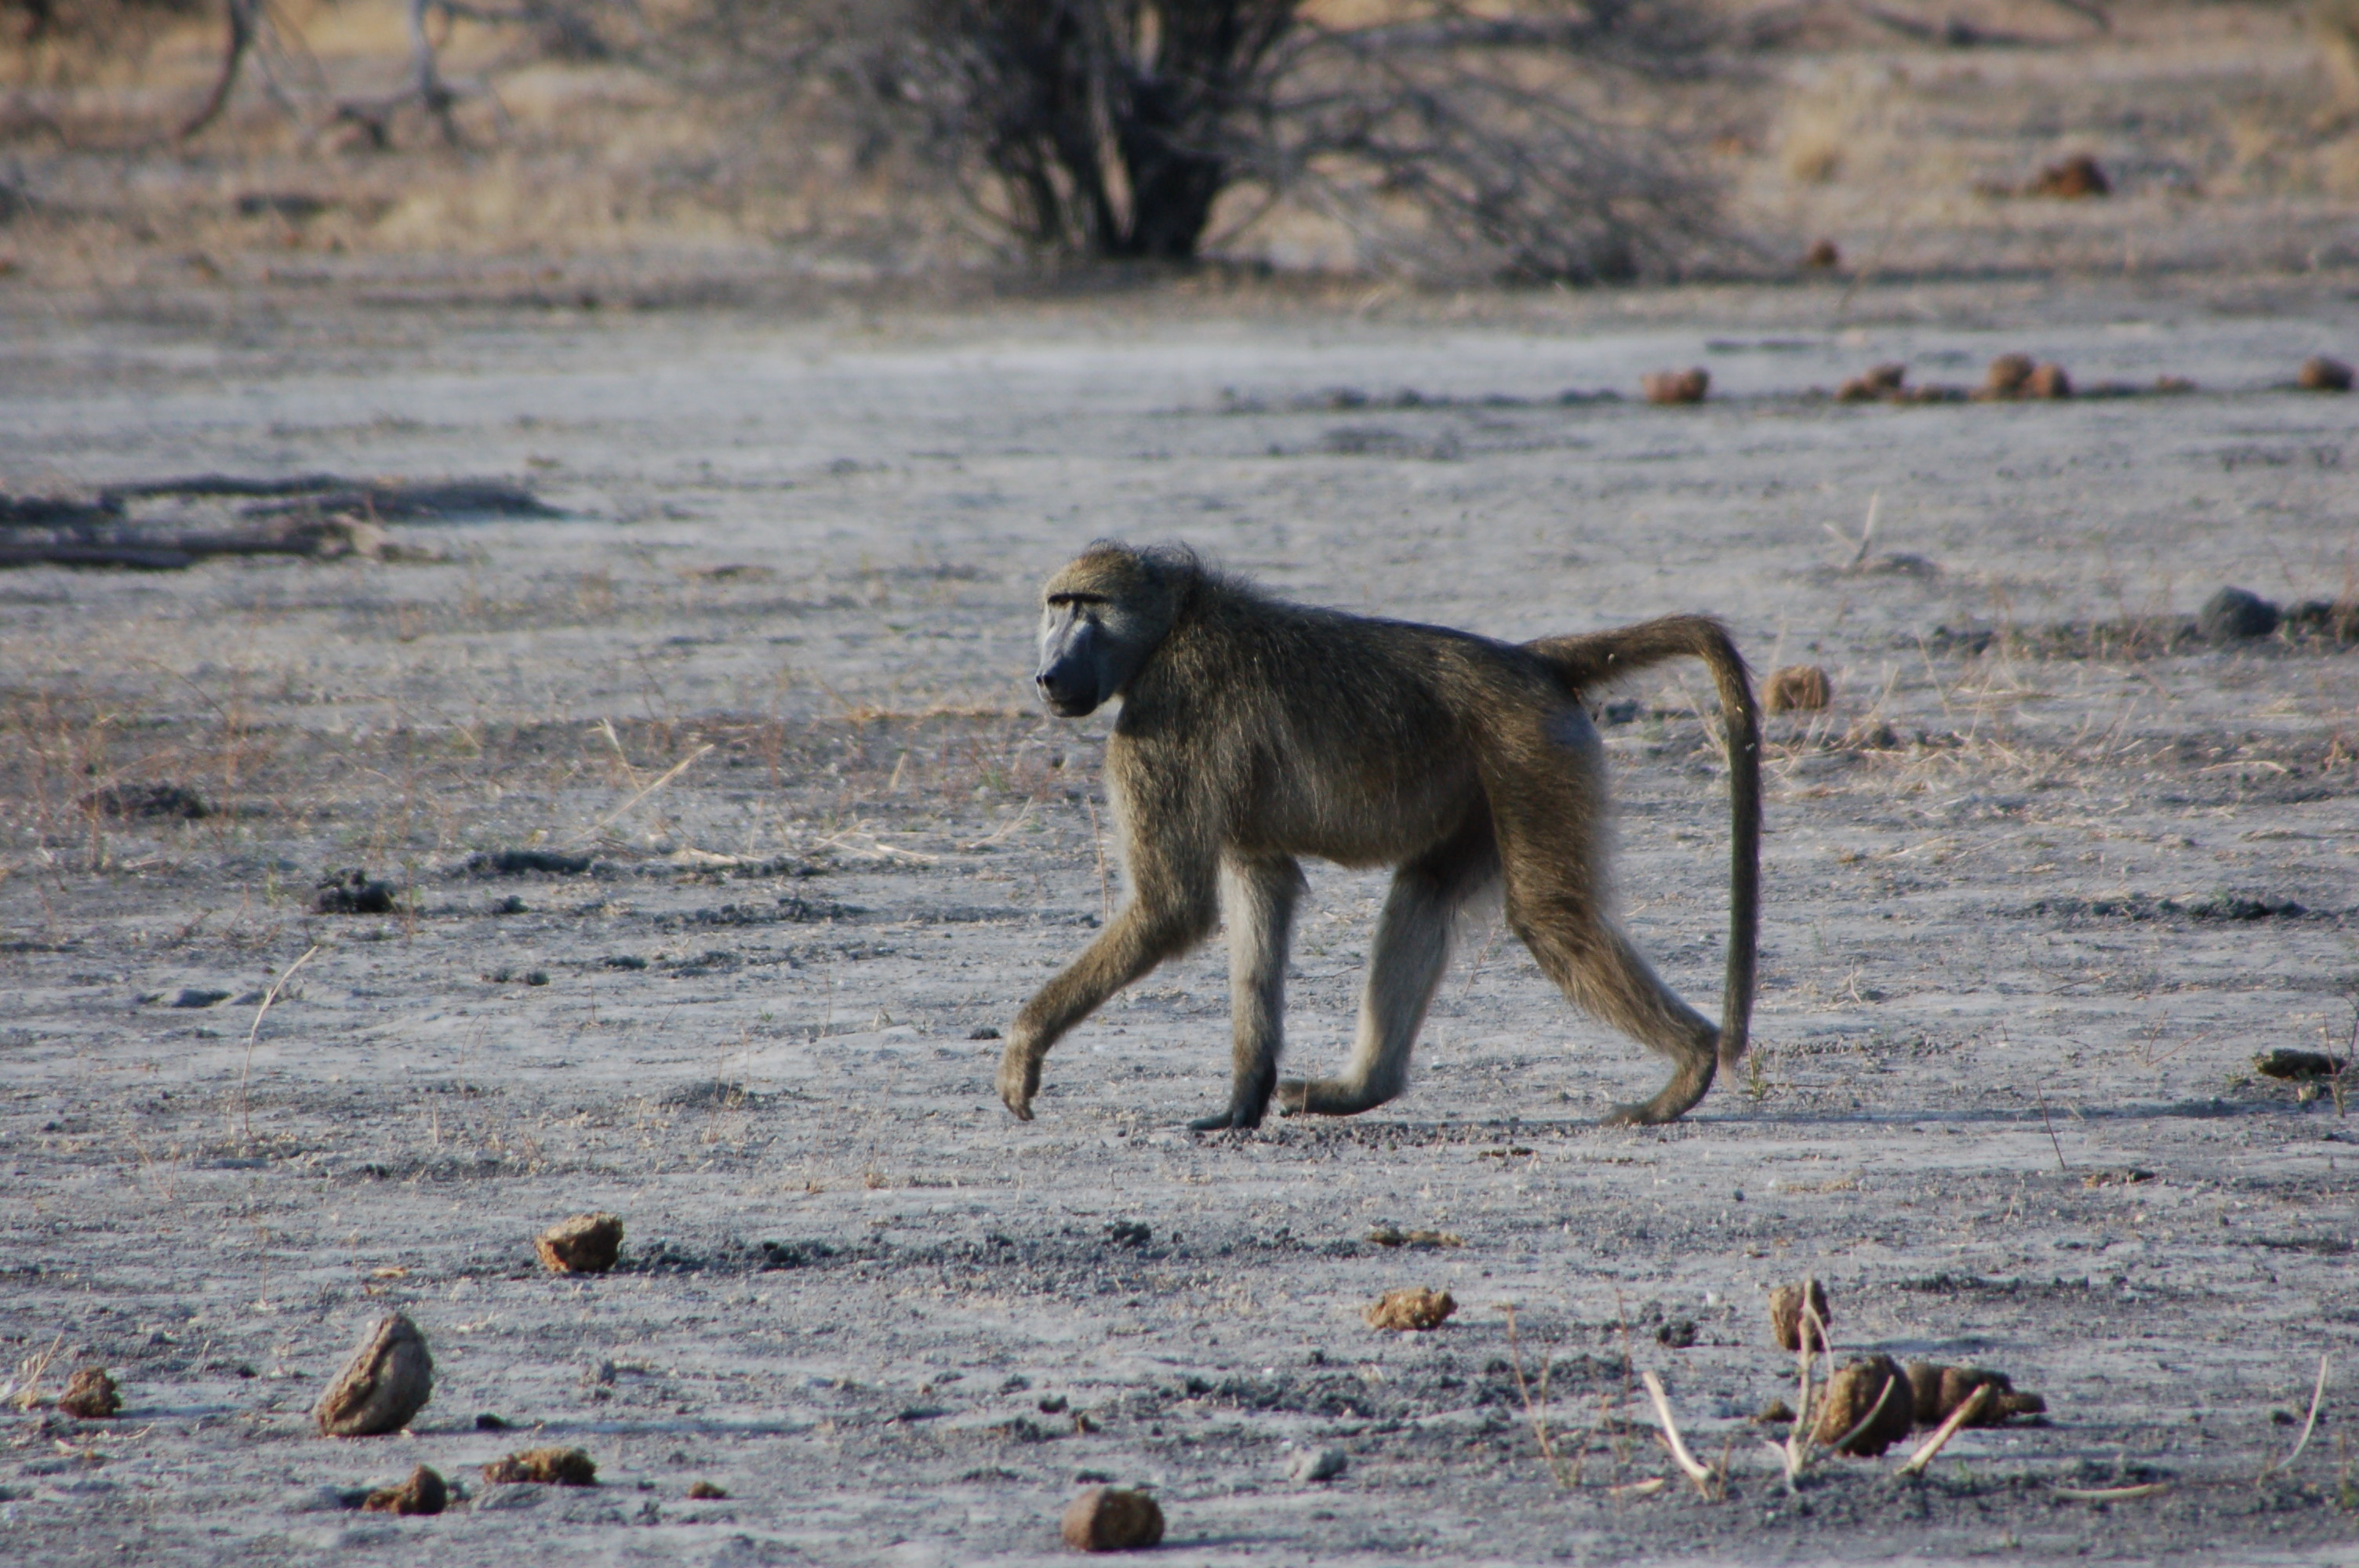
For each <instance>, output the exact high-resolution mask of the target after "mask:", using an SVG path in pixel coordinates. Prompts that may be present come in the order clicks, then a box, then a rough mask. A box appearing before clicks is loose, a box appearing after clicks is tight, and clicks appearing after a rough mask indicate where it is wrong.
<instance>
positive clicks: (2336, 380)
mask: <svg viewBox="0 0 2359 1568" xmlns="http://www.w3.org/2000/svg"><path fill="white" fill-rule="evenodd" d="M2293 382H2294V384H2295V385H2296V386H2299V387H2300V388H2301V389H2302V390H2303V391H2304V392H2348V391H2350V390H2351V367H2350V366H2349V365H2347V364H2344V363H2343V362H2342V361H2341V360H2336V359H2329V358H2327V357H2326V356H2325V355H2324V354H2314V355H2312V356H2311V357H2310V358H2309V359H2306V360H2304V361H2302V362H2301V369H2299V370H2298V371H2296V372H2295V373H2294V377H2293Z"/></svg>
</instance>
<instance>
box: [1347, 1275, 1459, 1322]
mask: <svg viewBox="0 0 2359 1568" xmlns="http://www.w3.org/2000/svg"><path fill="white" fill-rule="evenodd" d="M1457 1310H1458V1303H1457V1302H1456V1301H1454V1300H1452V1299H1451V1294H1450V1292H1448V1291H1429V1290H1427V1289H1426V1288H1425V1287H1424V1286H1423V1285H1412V1286H1410V1287H1409V1288H1408V1289H1407V1290H1402V1291H1386V1292H1385V1293H1384V1294H1383V1295H1382V1296H1379V1297H1378V1298H1377V1299H1376V1301H1375V1304H1374V1305H1372V1306H1370V1307H1369V1308H1367V1309H1366V1310H1365V1311H1364V1312H1363V1313H1361V1314H1360V1315H1361V1316H1362V1317H1364V1318H1366V1319H1367V1320H1368V1326H1369V1327H1370V1328H1389V1329H1399V1330H1416V1331H1422V1330H1425V1329H1429V1328H1440V1326H1441V1325H1442V1324H1443V1323H1445V1322H1447V1321H1448V1320H1449V1317H1450V1314H1451V1313H1454V1312H1456V1311H1457Z"/></svg>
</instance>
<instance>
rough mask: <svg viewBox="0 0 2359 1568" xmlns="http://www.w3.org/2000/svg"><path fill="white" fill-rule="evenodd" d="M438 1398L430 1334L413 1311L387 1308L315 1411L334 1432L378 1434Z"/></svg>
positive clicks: (401, 1424) (324, 1426)
mask: <svg viewBox="0 0 2359 1568" xmlns="http://www.w3.org/2000/svg"><path fill="white" fill-rule="evenodd" d="M433 1397H434V1357H432V1356H431V1355H430V1354H429V1352H428V1351H427V1348H426V1336H424V1335H423V1334H421V1333H419V1330H418V1325H416V1324H414V1323H412V1322H410V1321H409V1317H408V1314H405V1313H388V1314H386V1315H385V1316H384V1317H381V1318H379V1319H378V1320H377V1321H376V1323H375V1325H374V1326H372V1327H371V1328H370V1329H369V1331H368V1333H367V1334H365V1335H364V1336H362V1338H361V1342H360V1344H359V1346H357V1347H355V1348H354V1350H353V1355H352V1359H350V1360H349V1361H346V1362H345V1363H344V1369H343V1370H342V1371H341V1372H339V1373H337V1374H336V1380H335V1381H334V1382H332V1383H330V1384H329V1385H328V1391H327V1392H326V1393H324V1394H321V1396H320V1402H319V1404H318V1405H317V1406H316V1407H314V1409H313V1411H312V1412H311V1413H312V1415H313V1416H314V1417H315V1418H316V1419H317V1420H318V1421H319V1423H320V1430H321V1432H322V1433H325V1434H326V1435H328V1436H330V1437H375V1436H379V1435H382V1434H383V1433H388V1432H399V1431H400V1430H401V1429H402V1428H403V1427H405V1426H407V1425H408V1424H409V1421H410V1418H411V1417H412V1416H415V1415H416V1414H417V1413H418V1412H419V1411H422V1410H424V1409H425V1408H426V1401H427V1400H430V1399H432V1398H433Z"/></svg>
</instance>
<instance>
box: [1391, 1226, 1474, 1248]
mask: <svg viewBox="0 0 2359 1568" xmlns="http://www.w3.org/2000/svg"><path fill="white" fill-rule="evenodd" d="M1368 1239H1369V1241H1370V1242H1372V1243H1374V1244H1375V1246H1378V1247H1416V1248H1434V1247H1463V1246H1465V1245H1466V1238H1464V1237H1462V1236H1461V1235H1459V1234H1458V1233H1457V1232H1456V1231H1454V1230H1403V1229H1402V1228H1401V1227H1399V1226H1397V1225H1379V1226H1377V1227H1375V1229H1373V1230H1371V1231H1369V1232H1368Z"/></svg>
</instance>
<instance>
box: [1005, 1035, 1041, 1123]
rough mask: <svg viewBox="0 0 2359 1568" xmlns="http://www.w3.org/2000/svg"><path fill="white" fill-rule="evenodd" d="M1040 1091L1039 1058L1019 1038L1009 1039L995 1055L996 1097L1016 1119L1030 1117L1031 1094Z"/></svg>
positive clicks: (1026, 1119)
mask: <svg viewBox="0 0 2359 1568" xmlns="http://www.w3.org/2000/svg"><path fill="white" fill-rule="evenodd" d="M1039 1092H1040V1057H1039V1055H1038V1053H1036V1052H1034V1051H1033V1050H1032V1049H1031V1048H1030V1046H1029V1045H1028V1044H1027V1043H1026V1042H1025V1041H1024V1040H1023V1038H1022V1037H1020V1036H1019V1037H1017V1038H1016V1039H1014V1040H1010V1041H1009V1042H1008V1043H1007V1049H1006V1051H1005V1052H1003V1053H1002V1054H1001V1055H1000V1058H999V1098H1000V1099H1001V1100H1002V1101H1004V1102H1005V1103H1006V1106H1007V1108H1008V1109H1009V1110H1012V1111H1014V1112H1015V1113H1016V1120H1018V1121H1029V1120H1031V1119H1032V1097H1033V1096H1034V1095H1037V1094H1038V1093H1039Z"/></svg>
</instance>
